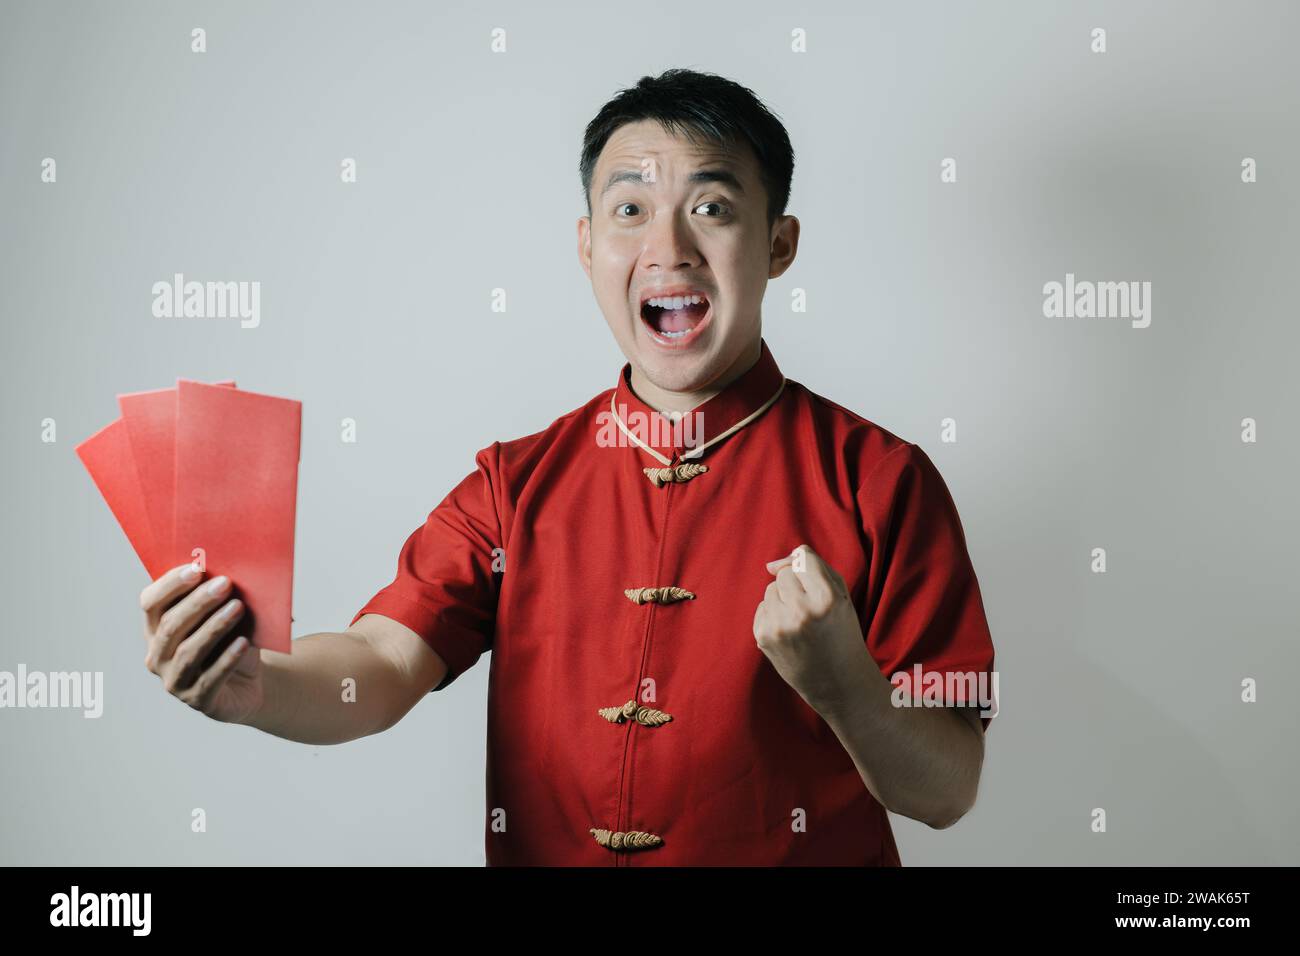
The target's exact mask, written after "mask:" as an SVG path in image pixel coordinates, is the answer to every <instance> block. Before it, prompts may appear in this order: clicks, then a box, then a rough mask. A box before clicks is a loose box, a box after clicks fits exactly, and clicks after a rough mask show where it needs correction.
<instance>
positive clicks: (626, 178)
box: [600, 169, 745, 196]
mask: <svg viewBox="0 0 1300 956" xmlns="http://www.w3.org/2000/svg"><path fill="white" fill-rule="evenodd" d="M643 182H644V180H642V178H641V170H639V169H618V170H615V171H614V172H613V173H612V174H610V177H609V181H608V182H606V183H605V188H604V189H602V190H601V191H600V194H601V195H602V196H603V195H605V193H607V192H609V191H610V189H612V188H613V187H614V186H617V185H618V184H619V183H643ZM687 182H690V183H723V184H725V185H727V186H730V187H732V188H733V189H735V190H736V192H738V193H740V194H741V195H744V192H745V187H744V186H742V185H741V184H740V180H739V179H737V178H736V175H735V174H734V173H732V172H730V171H729V170H726V169H697V170H696V171H695V172H693V173H691V174H690V176H688V177H687Z"/></svg>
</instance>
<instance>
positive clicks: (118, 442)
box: [76, 379, 302, 654]
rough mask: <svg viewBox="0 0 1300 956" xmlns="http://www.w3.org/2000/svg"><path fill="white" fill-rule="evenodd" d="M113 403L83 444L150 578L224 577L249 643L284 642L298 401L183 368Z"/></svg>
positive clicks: (283, 647) (287, 638)
mask: <svg viewBox="0 0 1300 956" xmlns="http://www.w3.org/2000/svg"><path fill="white" fill-rule="evenodd" d="M118 404H119V407H120V408H121V411H122V417H121V418H119V419H117V420H116V421H114V422H112V423H110V424H109V425H107V426H105V427H104V428H103V429H101V430H100V431H98V432H96V433H95V434H94V435H92V436H91V437H90V438H87V439H86V440H85V441H84V442H82V443H81V444H80V445H78V446H77V449H76V451H77V455H78V456H79V457H80V458H81V461H82V463H83V464H84V465H85V467H86V470H87V471H88V472H89V473H90V477H91V479H92V480H93V481H94V483H95V485H96V486H97V487H98V488H99V491H100V493H101V494H102V495H103V497H104V500H105V502H106V503H107V504H108V507H109V509H110V510H111V511H112V513H113V516H114V517H115V518H116V519H117V522H118V524H119V525H120V526H121V528H122V531H123V532H124V533H125V534H126V536H127V540H128V541H130V543H131V547H132V548H133V549H134V550H135V553H136V555H137V556H138V557H139V558H140V561H141V563H143V564H144V566H145V569H146V571H147V572H148V573H149V577H150V578H152V579H154V580H156V579H158V578H160V577H161V576H162V575H163V574H165V573H166V572H167V571H168V570H169V569H171V568H174V567H176V566H177V565H179V564H182V563H184V562H187V561H189V562H192V563H194V564H195V565H196V566H198V567H199V568H201V569H204V570H207V571H209V572H211V573H212V574H216V575H225V576H227V577H229V578H230V580H231V581H232V582H233V583H234V586H235V590H236V593H237V596H238V597H239V598H240V599H241V600H242V601H243V603H244V605H245V606H246V613H245V618H244V622H243V624H242V628H243V629H244V631H245V633H247V634H248V637H249V640H250V641H251V643H252V644H253V646H254V647H259V648H266V649H268V650H273V651H279V652H281V653H286V654H287V653H289V651H290V646H291V624H292V620H293V619H292V616H291V613H292V599H293V545H294V524H295V515H296V504H297V488H298V458H299V449H300V442H301V429H302V403H301V402H297V401H293V400H291V399H285V398H277V397H274V396H271V395H260V394H257V393H254V392H248V391H244V390H241V389H238V388H236V387H235V385H234V383H233V382H223V383H219V384H217V385H207V384H204V383H202V382H193V381H189V380H186V379H181V380H179V381H178V382H177V385H176V387H175V388H167V389H158V390H155V391H150V392H135V393H130V394H125V395H119V396H118ZM250 628H251V629H250Z"/></svg>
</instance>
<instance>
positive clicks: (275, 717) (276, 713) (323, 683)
mask: <svg viewBox="0 0 1300 956" xmlns="http://www.w3.org/2000/svg"><path fill="white" fill-rule="evenodd" d="M261 654H262V674H263V691H264V692H263V702H262V706H261V707H260V708H259V709H258V710H257V711H256V712H255V713H253V714H251V715H250V716H249V717H247V718H246V719H244V720H242V721H240V723H242V724H245V725H247V726H249V727H256V728H257V729H258V730H261V731H264V732H266V733H268V734H274V735H275V736H277V737H283V738H284V739H286V740H294V741H298V742H299V743H305V744H340V743H345V742H347V741H349V740H356V739H357V738H359V737H365V736H368V735H370V734H376V733H379V732H380V731H383V730H386V729H388V728H389V727H391V726H392V725H393V724H395V723H396V722H397V721H398V720H400V719H401V717H402V715H403V714H405V713H406V712H407V710H409V709H410V707H411V706H412V705H413V704H414V703H415V702H414V701H411V700H408V699H407V698H408V697H409V686H408V685H407V684H405V683H404V682H403V681H402V680H401V679H400V677H399V671H398V669H397V668H396V667H395V666H394V665H393V663H392V662H391V661H390V660H389V659H388V658H387V657H386V656H385V655H384V654H383V653H381V652H380V651H379V650H378V649H377V648H376V647H375V646H374V645H373V644H372V643H371V642H370V641H368V640H367V639H366V638H365V637H364V636H362V635H361V634H355V633H350V632H349V633H337V634H332V633H321V634H310V635H308V636H306V637H300V638H298V639H297V640H295V641H294V642H293V653H292V654H278V653H275V652H273V651H262V652H261ZM349 678H351V679H352V681H353V683H352V684H350V685H349V684H345V681H346V680H347V679H349Z"/></svg>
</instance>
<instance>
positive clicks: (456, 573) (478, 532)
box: [142, 70, 993, 866]
mask: <svg viewBox="0 0 1300 956" xmlns="http://www.w3.org/2000/svg"><path fill="white" fill-rule="evenodd" d="M793 162H794V161H793V152H792V150H791V148H790V143H789V139H788V137H787V135H786V132H785V130H784V128H783V127H782V125H781V123H780V122H779V121H778V120H777V119H776V118H775V117H774V116H772V115H771V114H770V113H769V112H768V111H767V110H766V109H765V108H764V107H763V105H762V104H761V103H759V102H758V100H757V99H756V98H755V97H754V96H753V94H752V93H750V92H749V91H748V90H746V89H744V88H743V87H740V86H738V85H736V84H734V83H732V82H730V81H727V80H724V79H722V78H720V77H715V76H710V75H706V74H699V73H694V72H689V71H678V70H672V71H668V72H667V73H664V74H663V75H661V76H659V77H657V78H651V77H646V78H644V79H642V80H641V81H640V83H639V84H638V85H637V86H636V87H635V88H634V89H631V90H625V91H623V92H622V93H621V94H620V95H619V96H617V97H616V98H615V99H613V100H612V101H611V102H610V103H608V104H606V106H605V107H604V108H603V109H602V110H601V111H600V113H599V114H598V115H597V117H596V118H595V119H594V120H593V121H592V123H591V124H590V125H589V126H588V128H587V131H586V139H585V143H584V149H583V156H582V163H581V174H582V181H583V188H584V191H585V192H586V195H587V202H588V211H589V214H588V215H587V216H585V217H583V218H581V219H580V220H579V222H578V250H579V257H580V259H581V261H582V265H583V268H584V269H585V270H586V272H587V274H588V275H589V276H590V278H591V282H592V288H593V290H594V292H595V295H596V299H597V302H598V303H599V306H600V309H601V311H602V313H603V314H604V316H605V319H606V321H607V322H608V324H609V326H610V329H611V331H612V332H613V334H614V338H615V340H616V341H617V342H618V345H619V348H620V349H621V350H622V352H623V354H624V356H625V357H626V358H627V364H626V365H625V366H624V367H623V369H622V372H621V374H620V375H619V377H618V379H617V382H616V384H615V387H614V388H612V389H608V390H606V391H604V392H602V393H600V394H599V395H597V396H596V397H595V398H593V399H592V400H591V401H590V402H588V403H586V404H585V405H583V406H582V407H580V408H578V409H575V410H573V411H571V412H569V413H568V414H566V415H564V416H562V417H560V418H558V419H556V420H555V421H554V422H553V423H552V424H551V425H550V426H549V427H548V428H546V429H545V430H543V431H541V432H538V433H536V434H533V435H529V436H527V437H524V438H520V439H517V440H514V441H507V442H494V443H493V444H491V445H490V446H488V447H487V448H485V449H483V450H482V451H481V452H479V454H478V456H477V466H478V467H477V469H476V470H475V471H474V472H473V473H471V474H470V475H469V476H467V477H466V478H465V479H464V480H463V481H462V482H461V483H460V484H459V485H458V486H457V487H456V488H455V489H453V490H452V491H451V493H450V494H449V495H448V496H447V497H446V498H445V499H444V500H443V501H442V502H441V503H440V504H439V505H438V506H437V507H436V508H435V509H434V510H433V512H432V513H431V514H430V515H429V517H428V520H427V521H426V522H425V524H424V525H423V526H422V527H420V528H418V529H417V530H416V531H415V532H414V533H413V534H412V535H411V536H410V537H409V539H408V540H407V541H406V543H405V545H404V547H403V548H402V551H401V554H400V557H399V558H398V567H397V574H396V577H395V579H394V581H393V582H392V583H391V584H390V585H388V586H387V587H385V588H383V589H382V590H381V591H380V592H379V593H378V594H376V595H375V596H374V597H373V598H372V599H371V600H370V601H369V602H368V603H367V604H366V605H365V606H364V607H363V608H361V610H360V611H359V612H358V613H357V615H356V617H355V618H354V619H353V621H352V624H351V625H350V626H349V627H348V629H347V630H346V631H345V632H344V633H342V634H317V635H311V636H309V637H304V638H301V639H299V640H297V641H296V642H295V644H294V651H293V654H292V656H285V655H277V654H271V653H269V652H268V653H265V654H261V655H259V654H249V653H243V652H242V650H241V649H239V648H238V646H237V644H234V643H232V644H230V645H228V646H226V648H225V650H224V651H223V650H221V646H222V642H223V640H225V639H226V637H227V635H229V634H231V633H233V632H234V631H233V629H234V627H235V624H236V623H237V621H238V620H239V618H240V616H241V615H242V607H241V605H240V604H239V602H238V601H237V600H235V599H228V598H229V594H230V590H231V587H232V585H231V583H230V582H224V581H221V580H220V579H218V581H217V582H213V583H211V584H209V585H207V586H206V587H205V588H196V586H195V585H196V581H195V580H194V579H195V578H197V576H198V575H196V574H194V573H193V572H187V571H186V570H185V569H184V568H178V569H176V570H175V571H173V572H170V573H169V574H168V575H166V576H164V577H162V578H160V579H159V580H158V581H156V582H154V583H153V584H151V585H150V586H149V587H148V588H146V589H145V591H144V594H143V595H142V603H143V605H144V608H145V612H146V618H147V632H148V636H149V642H150V643H149V647H150V649H149V655H148V664H149V666H150V668H151V669H152V670H153V671H154V672H155V673H158V674H159V675H160V676H162V677H163V680H164V684H165V686H166V687H167V689H168V690H169V691H170V692H171V693H173V694H176V695H177V696H179V697H181V699H183V700H186V701H187V702H189V703H190V704H191V705H192V706H194V707H196V708H198V709H200V710H202V711H203V712H204V713H207V714H208V715H210V716H212V717H214V718H216V719H218V720H225V721H231V722H237V723H244V724H248V725H251V726H253V727H257V728H259V729H261V730H264V731H266V732H268V733H272V734H276V735H279V736H282V737H286V738H289V739H293V740H301V741H305V742H309V743H331V742H340V741H343V740H349V739H353V738H356V737H359V736H363V735H365V734H371V733H377V732H379V731H381V730H384V729H386V728H388V727H390V726H392V725H393V724H394V723H396V722H397V720H399V719H400V718H401V717H402V716H403V715H404V714H405V713H406V712H407V711H408V710H409V709H410V708H411V707H412V706H414V705H415V703H416V702H417V701H418V700H420V698H421V697H422V695H423V694H424V693H426V692H427V691H429V690H430V689H441V688H443V687H446V686H447V685H448V684H450V683H451V682H452V681H454V680H455V679H456V678H457V677H458V676H459V675H460V674H462V673H463V672H464V671H465V670H466V669H467V668H469V667H470V666H472V665H473V664H474V663H475V661H476V660H477V659H478V658H479V656H480V655H481V654H482V653H483V652H484V651H485V650H487V649H489V648H491V650H492V655H491V669H490V672H489V690H488V754H487V761H488V762H487V815H486V818H485V820H484V833H485V847H486V854H487V860H488V862H489V864H543V865H607V866H642V865H692V864H704V865H713V864H742V865H755V864H758V865H763V864H848V865H898V863H899V862H900V861H899V858H898V853H897V849H896V847H895V844H894V839H893V835H892V832H891V830H890V826H889V821H888V817H887V813H886V811H887V810H893V811H895V812H898V813H901V814H904V815H906V816H909V817H913V818H915V819H918V820H922V821H924V822H926V823H927V824H929V825H930V826H932V827H936V828H941V827H947V826H949V825H951V824H952V823H953V822H955V821H956V820H957V819H958V818H960V817H961V816H962V815H963V814H964V813H965V812H966V811H967V810H968V809H969V808H970V806H971V805H972V803H973V802H974V800H975V795H976V790H977V786H978V781H979V774H980V768H981V765H982V761H983V748H984V740H983V738H984V731H985V730H986V728H987V725H988V720H989V718H988V717H987V716H981V713H980V712H979V711H977V710H975V709H974V708H975V704H976V701H975V700H974V699H973V697H972V695H971V694H970V692H969V691H962V690H960V689H959V690H956V691H954V690H952V687H953V686H958V685H951V684H950V685H948V686H947V687H946V689H944V690H942V691H941V692H940V693H939V694H938V695H937V696H936V699H935V700H934V701H932V702H934V703H939V704H942V705H944V706H938V707H924V706H898V705H899V704H900V703H904V702H912V701H920V700H921V699H922V698H923V697H927V698H928V697H929V696H934V695H923V694H922V688H920V687H917V686H915V684H914V681H913V674H914V672H913V668H914V667H916V666H919V667H920V669H921V671H922V672H924V673H925V674H926V675H931V674H939V675H950V674H954V673H957V674H961V673H964V674H978V675H987V674H989V673H991V669H992V666H993V648H992V642H991V640H990V637H989V631H988V626H987V623H986V620H985V615H984V609H983V605H982V602H981V598H980V593H979V587H978V584H977V581H976V577H975V573H974V570H973V568H972V566H971V562H970V558H969V556H968V553H967V549H966V543H965V539H964V536H963V533H962V528H961V524H960V521H959V519H958V516H957V512H956V509H955V507H954V505H953V502H952V499H951V497H950V496H949V494H948V491H947V488H946V487H945V485H944V483H943V480H942V478H941V477H940V476H939V473H938V472H937V470H936V469H935V467H934V465H933V464H932V462H931V461H930V459H929V458H928V457H927V456H926V455H925V454H924V452H922V451H921V450H920V449H919V448H918V447H917V446H916V445H914V444H911V443H909V442H906V441H904V440H902V439H900V438H898V437H897V436H895V435H893V434H891V433H890V432H888V431H886V430H884V429H883V428H880V427H879V426H877V425H874V424H873V423H871V422H869V421H867V420H865V419H863V418H860V417H859V416H857V415H855V414H853V413H852V412H850V411H848V410H846V409H844V408H842V407H840V406H839V405H836V404H835V403H833V402H830V401H828V400H827V399H824V398H821V397H819V396H817V395H816V394H814V393H813V392H811V391H809V390H808V389H806V388H805V387H803V386H802V385H800V384H798V383H797V382H794V381H791V380H789V379H787V378H785V376H784V375H783V374H782V372H781V370H780V369H779V367H778V365H777V363H776V360H775V358H774V356H773V355H772V353H771V351H770V349H769V348H768V346H767V344H766V342H765V341H764V340H763V338H762V335H761V303H762V299H763V292H764V289H765V287H766V283H767V280H768V279H769V278H774V277H776V276H779V275H781V274H782V273H784V272H785V270H786V269H787V268H789V266H790V264H791V262H793V261H794V257H795V251H796V248H797V245H798V238H799V222H798V220H797V219H795V218H794V217H793V216H789V215H785V214H784V210H785V206H786V202H787V199H788V196H789V190H790V180H791V175H792V171H793ZM828 347H830V346H829V345H828ZM187 573H188V577H187ZM223 607H224V608H226V610H225V611H224V614H225V616H224V617H223V616H221V615H222V613H223V612H222V611H221V610H220V609H221V608H223ZM205 665H206V666H205ZM896 674H897V675H899V676H898V677H897V678H895V680H894V683H896V684H897V685H898V687H899V691H898V693H895V687H894V683H891V677H893V676H894V675H896ZM347 676H350V677H354V678H355V679H356V680H357V683H358V686H359V688H360V693H359V694H358V696H357V699H356V702H355V703H341V702H340V700H339V697H340V694H339V685H340V681H341V680H342V679H343V678H344V677H347ZM959 705H960V706H959Z"/></svg>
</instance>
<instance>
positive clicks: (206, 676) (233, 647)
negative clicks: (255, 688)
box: [191, 637, 257, 709]
mask: <svg viewBox="0 0 1300 956" xmlns="http://www.w3.org/2000/svg"><path fill="white" fill-rule="evenodd" d="M256 656H257V654H256V651H254V650H253V649H252V648H250V647H249V644H248V638H246V637H237V638H235V639H234V640H233V641H231V642H230V645H229V646H228V647H227V648H226V649H225V650H224V651H222V652H221V656H220V657H218V658H217V659H216V661H215V662H214V663H213V665H212V666H211V667H209V668H208V669H207V670H205V671H204V672H203V674H202V675H201V676H200V677H199V679H198V680H197V681H195V682H194V689H193V691H192V694H191V696H192V697H193V698H194V701H195V703H196V704H197V705H198V706H199V708H200V709H204V708H206V707H207V705H208V704H209V703H211V701H212V698H213V697H215V696H216V694H217V692H218V691H219V690H221V685H222V684H224V683H225V682H226V680H227V679H228V678H229V677H230V675H231V674H233V673H234V672H235V670H236V668H238V669H239V670H243V666H242V665H243V663H244V661H245V660H246V659H249V658H255V657H256Z"/></svg>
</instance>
